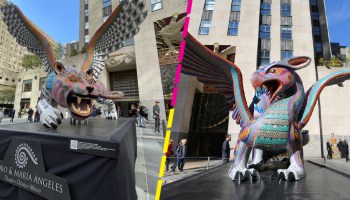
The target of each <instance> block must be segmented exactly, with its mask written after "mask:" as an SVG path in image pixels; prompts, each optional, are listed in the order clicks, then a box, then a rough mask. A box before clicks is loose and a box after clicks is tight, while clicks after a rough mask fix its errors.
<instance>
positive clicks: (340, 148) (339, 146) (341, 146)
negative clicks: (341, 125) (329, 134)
mask: <svg viewBox="0 0 350 200" xmlns="http://www.w3.org/2000/svg"><path fill="white" fill-rule="evenodd" d="M343 145H344V144H343V141H342V140H341V139H340V140H339V142H338V144H337V147H338V149H339V151H340V158H345V155H344V151H343Z"/></svg>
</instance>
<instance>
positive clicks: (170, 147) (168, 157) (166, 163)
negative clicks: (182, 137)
mask: <svg viewBox="0 0 350 200" xmlns="http://www.w3.org/2000/svg"><path fill="white" fill-rule="evenodd" d="M173 143H174V140H172V139H170V141H169V144H168V150H167V152H166V153H165V155H166V160H165V166H166V172H170V171H169V164H170V157H171V156H172V155H174V151H173Z"/></svg>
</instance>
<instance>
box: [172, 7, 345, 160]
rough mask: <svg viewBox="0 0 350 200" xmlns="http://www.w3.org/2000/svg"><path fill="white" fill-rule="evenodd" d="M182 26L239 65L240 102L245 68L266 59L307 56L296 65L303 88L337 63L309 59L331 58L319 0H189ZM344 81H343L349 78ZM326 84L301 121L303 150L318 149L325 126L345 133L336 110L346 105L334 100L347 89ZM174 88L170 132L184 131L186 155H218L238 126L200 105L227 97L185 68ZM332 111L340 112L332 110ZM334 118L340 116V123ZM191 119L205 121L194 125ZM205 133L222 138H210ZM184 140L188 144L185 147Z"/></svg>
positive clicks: (220, 104) (177, 135) (218, 103)
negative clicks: (306, 133) (303, 123)
mask: <svg viewBox="0 0 350 200" xmlns="http://www.w3.org/2000/svg"><path fill="white" fill-rule="evenodd" d="M189 32H190V33H191V34H192V35H193V36H194V37H195V38H196V39H197V40H198V41H199V42H201V43H202V44H203V45H206V46H207V47H208V48H209V49H211V50H213V51H214V52H216V53H218V54H219V55H221V56H222V57H224V58H226V59H228V60H230V61H232V62H234V63H235V64H236V65H237V66H238V67H239V68H240V69H241V71H242V75H243V84H244V89H245V95H246V99H247V101H248V104H249V103H250V102H251V100H252V98H253V95H254V90H253V87H252V86H251V83H250V77H251V74H252V73H253V72H254V71H255V70H256V69H257V68H259V67H260V66H264V65H266V64H268V63H271V62H273V61H278V60H281V59H284V58H288V57H292V56H301V55H303V56H308V57H310V58H311V59H312V62H311V64H310V65H309V66H308V67H306V68H304V69H302V70H298V71H297V73H298V74H299V75H300V76H301V78H302V80H303V84H304V88H305V89H306V90H307V89H308V88H309V87H311V86H312V84H314V83H315V82H316V81H317V80H318V79H319V78H322V77H324V76H326V75H327V74H329V73H331V72H332V71H334V70H339V68H338V69H327V68H325V67H316V65H315V61H317V60H318V59H319V58H325V59H329V58H330V57H331V48H330V42H329V34H328V27H327V17H326V13H325V3H324V1H323V0H307V1H294V0H280V1H273V0H249V1H248V0H226V1H215V0H198V1H193V5H192V12H191V20H190V25H189ZM344 85H345V88H346V86H348V85H349V84H348V83H345V84H344ZM330 87H332V88H326V89H325V90H324V91H323V93H322V95H321V101H320V103H319V104H318V106H316V108H315V109H314V112H313V117H312V119H311V120H310V121H309V124H308V125H307V127H306V129H307V130H308V131H309V133H310V144H308V145H307V146H306V147H305V155H307V156H319V155H320V154H321V153H320V152H321V150H320V149H321V145H322V144H323V143H325V141H326V140H324V138H327V137H330V134H331V132H332V131H334V133H335V134H338V135H340V136H339V137H348V136H349V135H350V134H348V131H349V129H350V121H343V119H349V117H347V114H346V112H343V110H347V112H349V111H350V108H349V106H347V105H346V104H345V103H344V104H343V103H342V102H341V103H339V104H337V105H335V104H334V102H335V101H337V98H338V95H340V96H341V98H345V97H346V98H348V97H350V96H349V95H347V94H345V93H346V91H345V88H340V87H339V86H337V85H335V86H330ZM179 88H180V89H179V94H178V98H177V100H178V102H177V105H176V107H175V110H176V112H175V116H174V124H173V127H174V128H173V131H172V137H173V139H175V140H179V139H182V138H189V144H188V145H189V151H190V152H189V153H190V154H191V155H195V156H200V155H213V156H215V155H216V156H220V155H221V148H220V145H221V144H222V141H223V140H224V135H225V134H227V133H229V134H231V135H232V141H235V140H236V138H237V137H238V133H239V131H240V127H239V126H238V125H236V123H235V122H234V120H232V117H231V114H228V115H226V116H220V115H217V114H213V115H215V116H213V115H209V114H207V115H204V114H203V113H205V112H208V109H209V110H211V111H209V112H212V113H215V112H217V111H218V110H220V109H222V110H224V109H223V108H224V106H225V105H227V104H225V100H223V98H222V95H220V94H217V93H215V91H214V92H213V91H212V90H211V89H210V86H208V85H207V86H206V85H203V84H202V83H200V82H198V81H197V80H196V78H195V77H189V76H186V75H182V78H181V82H180V85H179ZM181 88H186V89H185V90H184V89H181ZM180 102H181V103H180ZM204 105H205V106H204ZM208 105H214V106H211V107H208ZM336 107H337V108H336ZM338 110H341V111H340V112H337V111H338ZM190 111H192V112H190ZM200 115H202V116H203V117H204V116H207V119H203V117H198V116H200ZM219 116H220V117H219ZM215 117H216V118H215ZM336 119H341V122H339V121H336ZM199 124H200V125H201V126H203V127H205V128H202V129H198V126H199ZM336 124H337V125H340V124H341V126H336ZM340 127H341V128H340ZM213 135H216V137H220V138H221V139H222V140H221V141H218V140H215V141H214V139H213V138H214V137H213ZM320 135H323V137H320ZM321 138H322V139H321ZM322 140H323V141H322ZM191 142H192V145H195V146H191ZM194 143H195V144H194Z"/></svg>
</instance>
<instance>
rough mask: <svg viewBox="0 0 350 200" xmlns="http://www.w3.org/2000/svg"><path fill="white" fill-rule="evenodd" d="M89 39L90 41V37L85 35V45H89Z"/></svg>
mask: <svg viewBox="0 0 350 200" xmlns="http://www.w3.org/2000/svg"><path fill="white" fill-rule="evenodd" d="M89 39H90V37H89V35H85V43H88V42H89Z"/></svg>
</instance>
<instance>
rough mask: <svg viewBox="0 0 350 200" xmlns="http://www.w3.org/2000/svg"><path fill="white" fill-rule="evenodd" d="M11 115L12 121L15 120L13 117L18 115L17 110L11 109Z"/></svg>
mask: <svg viewBox="0 0 350 200" xmlns="http://www.w3.org/2000/svg"><path fill="white" fill-rule="evenodd" d="M10 114H11V115H10V117H11V120H10V122H13V118H15V115H16V110H15V109H12V110H11V111H10Z"/></svg>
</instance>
